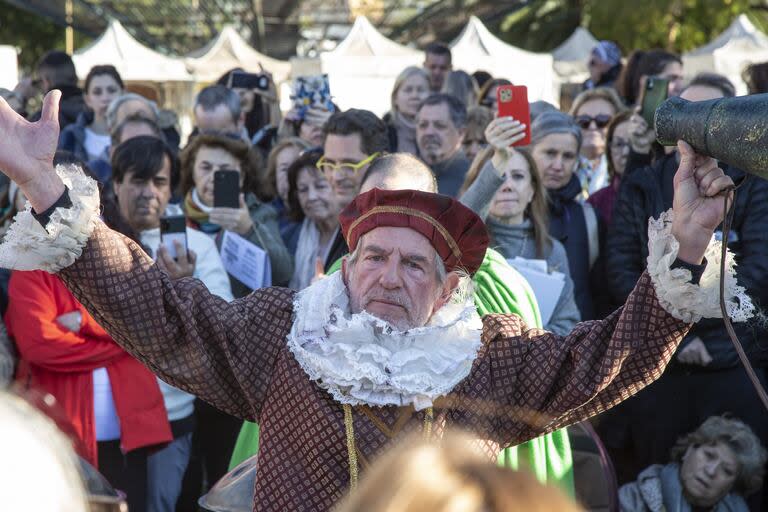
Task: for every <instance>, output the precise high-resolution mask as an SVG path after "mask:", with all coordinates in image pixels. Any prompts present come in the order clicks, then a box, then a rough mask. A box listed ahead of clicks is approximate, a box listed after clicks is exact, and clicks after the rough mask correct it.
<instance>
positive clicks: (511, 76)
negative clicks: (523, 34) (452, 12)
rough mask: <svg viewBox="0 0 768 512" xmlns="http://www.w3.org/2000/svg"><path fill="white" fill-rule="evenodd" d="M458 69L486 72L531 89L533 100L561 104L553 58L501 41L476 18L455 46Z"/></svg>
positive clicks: (472, 19)
mask: <svg viewBox="0 0 768 512" xmlns="http://www.w3.org/2000/svg"><path fill="white" fill-rule="evenodd" d="M451 53H452V54H453V67H454V69H463V70H464V71H466V72H468V73H473V72H475V71H477V70H480V69H482V70H485V71H488V72H489V73H490V74H492V75H493V76H494V77H498V78H506V79H508V80H510V81H511V82H512V83H514V84H515V85H525V86H527V87H528V99H529V101H536V100H545V101H549V102H550V103H554V104H555V105H557V104H558V94H556V89H555V87H556V83H555V72H554V69H553V59H552V55H550V54H545V53H532V52H528V51H525V50H521V49H520V48H516V47H514V46H512V45H509V44H507V43H505V42H504V41H502V40H501V39H499V38H497V37H496V36H494V35H493V34H491V32H490V31H489V30H488V28H486V26H485V25H483V23H482V22H481V21H480V20H479V19H478V18H477V17H475V16H472V17H471V18H470V20H469V23H467V26H466V27H465V28H464V30H463V31H462V33H461V35H459V37H458V38H457V39H456V40H455V41H454V42H453V44H452V45H451Z"/></svg>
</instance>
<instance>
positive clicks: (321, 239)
mask: <svg viewBox="0 0 768 512" xmlns="http://www.w3.org/2000/svg"><path fill="white" fill-rule="evenodd" d="M320 155H321V153H320V152H319V151H309V152H306V153H304V154H302V155H301V156H300V157H299V158H298V160H296V161H295V162H293V164H292V165H291V167H290V168H289V169H288V184H289V192H288V204H289V212H290V213H289V214H290V216H291V218H292V219H293V220H294V221H296V222H301V231H300V232H299V239H298V244H297V247H296V254H295V261H296V270H295V271H294V273H293V278H292V279H291V283H290V287H291V288H293V289H294V290H302V289H304V288H306V287H307V286H309V285H310V284H312V281H313V279H315V276H317V275H318V273H319V270H322V267H323V262H324V261H325V260H326V259H327V257H328V252H329V251H330V249H331V246H332V245H333V240H334V238H336V233H337V232H338V230H339V219H338V213H339V212H338V208H337V207H336V201H335V199H334V194H333V190H332V189H331V184H330V183H328V180H327V179H326V178H325V175H324V174H323V172H322V171H321V170H319V169H318V168H317V161H318V160H319V159H320Z"/></svg>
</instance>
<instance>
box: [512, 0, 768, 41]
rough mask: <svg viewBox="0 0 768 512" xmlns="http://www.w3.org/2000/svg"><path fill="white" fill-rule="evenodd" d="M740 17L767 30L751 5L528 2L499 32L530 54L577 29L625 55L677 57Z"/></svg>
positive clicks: (707, 0) (767, 21)
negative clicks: (643, 52)
mask: <svg viewBox="0 0 768 512" xmlns="http://www.w3.org/2000/svg"><path fill="white" fill-rule="evenodd" d="M744 13H745V14H747V15H748V16H749V17H750V20H751V21H752V22H753V23H755V25H756V26H757V27H758V28H760V29H765V28H766V27H767V26H768V9H766V7H765V5H764V4H763V3H761V2H758V1H757V0H643V1H642V2H635V1H628V0H533V1H531V2H530V3H529V4H528V5H527V6H526V7H524V8H523V9H520V10H519V11H518V12H516V13H513V14H510V15H509V16H507V18H506V19H505V20H504V21H503V22H502V24H501V27H500V28H501V37H502V38H503V39H505V40H507V41H508V42H510V43H511V44H515V45H517V46H520V47H523V48H526V49H529V50H534V51H548V50H552V49H553V48H555V47H556V46H557V45H558V44H560V43H561V42H563V41H564V40H565V39H566V38H568V36H569V35H570V34H571V33H572V32H573V30H574V29H575V28H576V27H577V26H579V25H582V26H584V27H586V28H588V29H589V30H590V31H591V32H592V33H593V34H594V35H595V37H597V38H598V39H610V40H613V41H616V42H618V43H619V45H620V46H621V47H622V48H624V49H625V50H626V51H629V50H632V49H639V48H666V49H669V50H673V51H677V52H680V53H682V52H685V51H688V50H691V49H693V48H696V47H697V46H701V45H703V44H706V43H707V42H709V41H711V40H712V39H713V38H715V37H716V36H717V35H718V34H720V32H722V31H723V30H725V29H726V28H727V27H728V25H730V24H731V22H732V21H733V20H734V18H736V16H738V15H739V14H744Z"/></svg>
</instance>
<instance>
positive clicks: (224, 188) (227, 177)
mask: <svg viewBox="0 0 768 512" xmlns="http://www.w3.org/2000/svg"><path fill="white" fill-rule="evenodd" d="M213 206H214V207H215V208H240V173H239V172H237V171H228V170H221V171H216V172H214V173H213Z"/></svg>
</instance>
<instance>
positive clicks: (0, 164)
mask: <svg viewBox="0 0 768 512" xmlns="http://www.w3.org/2000/svg"><path fill="white" fill-rule="evenodd" d="M60 97H61V92H59V91H57V90H53V91H51V92H49V93H48V94H47V95H46V96H45V99H44V100H43V113H42V117H41V118H40V120H39V121H37V122H36V123H30V122H29V121H27V120H26V119H24V118H23V117H21V116H20V115H19V114H17V113H16V112H14V110H13V109H12V108H11V107H10V105H8V103H7V102H6V101H5V100H4V99H2V98H0V171H2V172H3V173H4V174H5V175H7V176H8V177H9V178H10V179H11V180H13V181H15V182H16V184H18V185H19V188H20V189H21V191H22V192H24V195H25V196H27V199H29V202H30V203H32V207H33V208H34V209H35V210H36V211H38V212H40V211H44V210H46V209H48V207H49V206H51V205H52V204H53V203H54V202H56V200H57V199H58V198H59V197H60V196H61V194H62V192H64V184H63V183H62V182H61V180H60V179H59V177H58V176H57V175H56V173H55V172H54V171H53V156H54V154H55V153H56V146H57V144H58V140H59V98H60Z"/></svg>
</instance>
